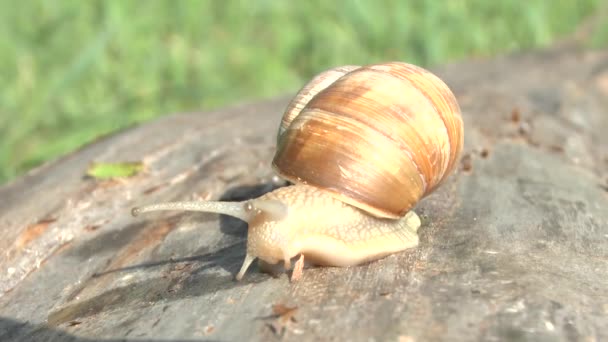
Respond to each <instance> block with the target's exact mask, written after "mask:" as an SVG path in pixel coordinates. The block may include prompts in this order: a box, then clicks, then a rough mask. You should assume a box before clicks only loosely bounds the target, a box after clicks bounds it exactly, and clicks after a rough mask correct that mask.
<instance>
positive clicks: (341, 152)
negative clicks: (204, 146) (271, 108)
mask: <svg viewBox="0 0 608 342" xmlns="http://www.w3.org/2000/svg"><path fill="white" fill-rule="evenodd" d="M462 145H463V125H462V119H461V115H460V109H459V107H458V104H457V102H456V99H455V97H454V95H453V94H452V92H451V91H450V90H449V88H448V87H447V85H446V84H445V83H444V82H443V81H441V80H440V79H439V78H437V77H436V76H434V75H433V74H431V73H430V72H428V71H427V70H425V69H422V68H420V67H417V66H414V65H411V64H407V63H401V62H391V63H383V64H375V65H369V66H364V67H356V66H345V67H338V68H334V69H331V70H328V71H326V72H324V73H322V74H320V75H318V76H317V77H315V78H314V79H313V80H312V81H311V82H310V83H309V84H307V85H306V86H305V87H304V88H302V90H301V91H300V93H299V94H298V95H297V96H296V97H295V98H294V100H293V101H292V103H291V104H290V105H289V106H288V108H287V110H286V112H285V115H284V117H283V120H282V121H281V127H280V128H279V134H278V144H277V152H276V154H275V157H274V159H273V163H272V165H273V168H274V169H275V171H276V172H277V173H278V174H279V175H281V176H282V177H284V178H285V179H287V180H289V181H291V182H293V183H294V184H295V185H291V186H287V187H282V188H279V189H276V190H274V191H272V192H270V193H267V194H265V195H262V196H260V197H258V198H256V199H252V200H248V201H244V202H216V201H197V202H170V203H160V204H151V205H148V206H143V207H139V208H134V209H133V211H132V212H133V214H134V215H137V214H139V213H143V212H149V211H155V210H193V211H204V212H214V213H220V214H225V215H230V216H234V217H237V218H239V219H241V220H244V221H246V222H247V223H248V225H249V228H248V237H247V254H246V257H245V261H244V263H243V265H242V267H241V270H240V271H239V272H238V274H237V276H236V278H237V280H240V279H241V278H242V277H243V275H244V274H245V272H246V271H247V269H248V267H249V266H250V265H251V263H252V262H253V261H254V260H255V259H256V258H259V259H260V260H262V261H264V262H266V263H268V264H276V263H279V262H283V263H284V265H285V268H286V269H290V268H291V260H292V259H293V258H295V257H298V256H299V259H298V261H297V262H296V268H295V269H294V272H293V273H292V280H295V279H297V278H299V277H300V275H301V272H302V266H303V261H304V257H306V260H308V261H312V262H313V263H314V264H318V265H327V266H351V265H358V264H361V263H364V262H368V261H372V260H376V259H379V258H382V257H384V256H387V255H389V254H392V253H396V252H399V251H403V250H406V249H408V248H412V247H415V246H417V245H418V235H417V230H418V228H419V226H420V219H419V218H418V216H417V215H416V214H415V213H414V211H413V210H411V209H412V208H413V207H414V206H415V204H416V203H417V202H418V201H419V200H420V199H421V198H422V197H424V196H426V195H428V194H429V193H430V192H431V191H432V190H434V189H435V188H436V187H437V186H438V185H439V184H440V183H441V182H442V181H443V180H444V179H445V178H446V177H447V176H448V175H449V174H450V173H451V172H452V171H453V170H454V169H455V167H456V164H457V160H458V158H459V157H460V153H461V151H462Z"/></svg>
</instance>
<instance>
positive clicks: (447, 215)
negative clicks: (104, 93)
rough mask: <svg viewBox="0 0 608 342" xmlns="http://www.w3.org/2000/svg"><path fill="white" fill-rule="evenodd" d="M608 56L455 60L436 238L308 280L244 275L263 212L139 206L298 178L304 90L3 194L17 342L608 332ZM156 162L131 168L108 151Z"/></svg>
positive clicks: (100, 154) (87, 157)
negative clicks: (287, 163) (452, 124)
mask: <svg viewBox="0 0 608 342" xmlns="http://www.w3.org/2000/svg"><path fill="white" fill-rule="evenodd" d="M607 61H608V52H607V51H579V50H575V49H553V50H548V51H543V52H536V53H529V54H525V55H513V56H506V57H500V58H496V59H492V60H476V61H468V62H463V63H458V64H454V65H450V66H446V67H444V68H437V69H435V70H434V71H435V72H437V73H438V74H439V75H440V76H441V77H442V79H444V80H445V81H446V83H447V84H448V85H449V86H450V87H451V88H452V89H453V90H454V92H455V94H456V96H457V98H458V100H459V103H460V106H461V108H462V111H463V118H464V124H465V132H466V136H465V146H464V157H463V158H462V160H461V162H460V166H459V168H458V171H457V172H456V174H455V175H453V176H451V177H450V178H449V179H448V180H447V181H446V182H445V183H444V184H443V185H442V186H441V187H440V188H439V189H438V190H437V191H436V192H435V193H433V194H432V195H430V196H429V197H427V198H425V199H424V200H423V201H422V202H421V203H420V204H419V205H418V206H417V208H416V211H417V212H418V213H419V214H421V217H422V220H423V223H422V227H421V228H420V230H419V233H420V246H419V247H418V248H416V249H414V250H412V251H409V252H405V253H400V254H397V255H392V256H389V257H387V258H385V259H382V260H380V261H377V262H373V263H370V264H367V265H363V266H359V267H350V268H312V269H305V270H304V273H303V276H302V279H301V281H299V282H297V283H290V282H289V281H288V277H287V275H285V274H283V275H280V276H278V277H276V278H273V277H271V276H269V275H267V274H265V273H259V272H256V271H255V269H254V270H253V271H250V272H249V273H247V275H246V276H245V278H244V279H243V281H241V282H235V281H234V280H233V277H234V275H235V274H236V272H237V271H238V268H239V266H240V263H241V262H242V259H243V257H244V252H245V237H246V230H245V225H244V224H243V223H240V222H239V221H238V220H236V219H232V218H228V217H224V216H222V217H218V216H217V215H213V214H200V213H174V212H164V213H158V214H150V215H147V216H142V217H138V218H133V217H131V215H130V212H129V210H130V208H131V207H132V206H135V205H140V204H147V203H151V202H155V201H169V200H178V199H196V198H205V199H226V200H240V199H245V198H251V197H255V196H258V195H260V194H262V193H265V192H267V191H269V190H271V189H273V188H274V187H276V186H279V185H280V182H277V181H276V179H275V178H274V177H273V174H272V171H271V168H270V161H271V159H272V155H273V152H274V143H275V139H276V130H277V128H278V125H279V120H280V117H281V114H282V110H283V108H284V107H285V106H286V104H287V103H288V100H289V97H284V98H280V99H276V100H271V101H266V102H260V103H255V104H246V105H241V106H237V107H232V108H229V109H224V110H218V111H214V112H209V113H189V114H179V115H172V116H167V117H164V118H161V119H158V120H156V121H153V122H150V123H147V124H145V125H142V126H138V127H133V128H131V129H128V130H125V131H123V132H119V133H117V134H114V135H112V136H108V137H105V138H103V139H100V140H98V141H97V142H95V143H93V144H91V145H89V146H86V147H84V148H82V149H81V150H79V151H76V152H75V153H73V154H71V155H68V156H66V157H64V158H61V159H60V160H57V161H55V162H53V163H49V164H47V165H45V166H43V167H41V168H38V169H36V170H34V171H32V172H30V173H29V174H27V175H25V176H23V177H21V178H20V179H18V180H16V181H14V182H12V183H11V184H8V185H6V186H4V187H2V188H0V198H1V199H2V201H0V236H2V239H0V250H2V251H3V253H2V254H0V272H1V273H0V277H1V279H2V282H1V285H0V286H1V287H0V290H1V291H2V292H1V293H0V294H1V297H0V340H2V341H30V340H40V341H45V340H48V341H66V340H68V341H92V340H118V339H120V340H123V339H125V340H142V339H143V340H146V339H147V340H154V341H175V340H220V341H241V340H257V341H262V340H264V341H266V340H278V339H284V340H303V341H316V340H330V341H333V340H335V341H400V340H401V341H426V340H433V341H435V340H444V341H454V340H458V341H469V340H484V341H488V340H490V341H491V340H530V341H577V340H586V341H601V340H607V339H608V283H607V282H606V279H608V266H607V265H608V210H606V208H608V135H607V134H606V132H607V131H608V110H607V109H606V108H608V100H607V99H608V62H607ZM137 160H142V161H144V162H145V164H146V166H147V171H146V173H144V174H141V175H139V176H137V177H135V178H132V179H128V180H124V181H112V182H109V181H108V182H99V181H95V180H93V179H88V178H86V177H84V174H85V171H86V167H87V165H89V164H90V163H91V162H104V161H111V162H116V161H137Z"/></svg>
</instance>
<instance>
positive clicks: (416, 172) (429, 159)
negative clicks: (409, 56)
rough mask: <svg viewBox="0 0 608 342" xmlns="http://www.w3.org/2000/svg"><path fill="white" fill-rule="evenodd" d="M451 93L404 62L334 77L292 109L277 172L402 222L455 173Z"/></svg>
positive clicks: (456, 137)
mask: <svg viewBox="0 0 608 342" xmlns="http://www.w3.org/2000/svg"><path fill="white" fill-rule="evenodd" d="M463 136H464V135H463V123H462V118H461V114H460V108H459V106H458V103H457V102H456V99H455V97H454V95H453V94H452V92H451V91H450V89H449V88H448V86H447V85H446V84H445V83H444V82H443V81H442V80H441V79H439V78H438V77H436V76H435V75H433V74H432V73H430V72H429V71H427V70H425V69H423V68H420V67H417V66H414V65H411V64H407V63H402V62H390V63H383V64H374V65H368V66H363V67H357V66H345V67H338V68H334V69H330V70H328V71H326V72H324V73H322V74H320V75H319V76H317V77H315V78H314V79H313V80H312V81H311V82H310V83H309V84H307V85H306V86H304V88H302V90H301V91H300V92H299V94H298V95H296V97H295V98H294V100H293V101H292V102H291V103H290V104H289V105H288V107H287V110H286V112H285V114H284V116H283V119H282V120H281V126H280V128H279V137H278V145H277V151H276V154H275V157H274V159H273V162H272V165H273V168H274V169H275V171H276V172H277V173H278V174H279V175H281V176H282V177H283V178H285V179H287V180H289V181H291V182H293V183H304V184H308V185H312V186H315V187H318V188H321V189H324V190H326V191H328V192H329V193H331V194H332V195H333V196H334V197H336V198H338V199H340V200H341V201H344V202H345V203H348V204H351V205H353V206H355V207H358V208H360V209H363V210H365V211H367V212H369V213H370V214H372V215H375V216H378V217H386V218H398V217H402V216H403V215H405V213H407V212H408V211H409V210H410V209H411V208H412V207H413V206H414V205H415V204H416V203H417V202H418V201H419V200H420V199H421V198H423V197H424V196H426V195H428V194H429V193H431V192H432V191H433V190H434V189H435V188H436V187H437V186H438V185H439V184H440V183H441V182H442V181H443V180H444V179H445V178H446V177H447V176H448V175H449V174H450V172H451V171H453V170H454V168H455V167H456V164H457V160H458V158H459V156H460V153H461V152H462V147H463Z"/></svg>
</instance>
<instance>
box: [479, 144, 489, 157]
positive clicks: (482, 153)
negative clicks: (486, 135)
mask: <svg viewBox="0 0 608 342" xmlns="http://www.w3.org/2000/svg"><path fill="white" fill-rule="evenodd" d="M479 155H480V156H481V158H484V159H485V158H488V156H489V155H490V151H489V150H488V149H487V148H485V147H484V148H482V149H481V151H480V152H479Z"/></svg>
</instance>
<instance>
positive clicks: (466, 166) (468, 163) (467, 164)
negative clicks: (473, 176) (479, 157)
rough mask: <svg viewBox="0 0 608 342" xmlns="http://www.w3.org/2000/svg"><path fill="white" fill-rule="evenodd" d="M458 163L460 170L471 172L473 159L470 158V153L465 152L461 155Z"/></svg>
mask: <svg viewBox="0 0 608 342" xmlns="http://www.w3.org/2000/svg"><path fill="white" fill-rule="evenodd" d="M460 163H461V164H462V170H463V171H465V172H471V170H473V161H472V159H471V155H470V154H468V153H467V154H465V155H464V156H462V159H461V160H460Z"/></svg>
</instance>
